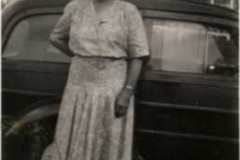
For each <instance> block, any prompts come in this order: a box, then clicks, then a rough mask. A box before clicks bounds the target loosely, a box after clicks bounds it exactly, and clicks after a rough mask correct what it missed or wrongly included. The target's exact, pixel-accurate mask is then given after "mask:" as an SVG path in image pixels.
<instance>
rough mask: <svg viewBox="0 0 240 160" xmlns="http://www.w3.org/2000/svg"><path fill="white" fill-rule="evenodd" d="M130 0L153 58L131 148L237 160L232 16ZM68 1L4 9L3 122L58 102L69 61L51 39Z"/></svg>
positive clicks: (195, 6) (27, 1) (151, 158)
mask: <svg viewBox="0 0 240 160" xmlns="http://www.w3.org/2000/svg"><path fill="white" fill-rule="evenodd" d="M129 1H130V2H131V3H134V4H135V5H137V6H138V8H139V9H140V10H141V13H142V15H143V17H144V20H145V24H146V30H147V33H148V38H149V43H150V48H151V54H152V56H151V58H150V60H149V62H148V63H147V64H146V65H145V67H144V70H143V73H142V75H141V78H140V80H139V85H138V89H137V93H136V114H135V115H136V117H135V142H134V148H137V150H138V153H139V155H141V157H142V158H143V159H144V160H157V159H165V160H176V159H184V160H187V159H194V160H202V159H205V160H208V159H209V160H210V159H211V160H219V159H222V160H236V159H238V53H237V52H238V50H237V48H238V39H237V38H236V37H238V15H237V12H236V11H234V10H231V9H227V8H224V7H219V6H213V5H206V4H202V3H195V2H192V1H179V0H171V1H170V0H141V1H138V0H129ZM67 2H68V0H47V1H46V0H20V1H18V2H15V3H13V4H12V5H9V6H8V7H6V8H5V9H4V11H3V14H2V18H3V21H2V22H3V23H2V51H3V52H2V53H3V55H2V100H3V103H2V106H3V115H11V116H14V117H19V116H22V115H23V114H22V113H23V110H26V109H27V110H29V111H30V110H32V109H33V108H34V109H36V108H40V107H41V106H43V104H44V105H48V104H49V105H50V106H51V105H53V104H56V105H57V106H58V104H59V103H60V99H61V95H62V92H63V89H64V86H65V83H66V79H67V74H68V67H69V63H70V58H69V57H67V56H65V55H64V54H63V53H61V52H60V51H58V50H57V49H56V48H54V47H53V46H51V44H50V43H49V41H48V35H49V33H50V32H51V30H52V28H53V26H54V24H55V23H56V21H57V19H58V18H59V16H60V15H61V14H62V10H63V7H64V6H65V5H66V3H67ZM149 26H150V27H149ZM163 37H165V38H163ZM205 41H206V42H207V43H205ZM219 44H221V45H219ZM221 46H224V47H221ZM196 48H197V50H198V51H197V52H196ZM195 53H196V54H195ZM219 53H221V54H219ZM41 102H43V103H41ZM33 106H34V107H33ZM3 147H4V146H3ZM10 159H11V158H9V159H8V160H10ZM13 159H14V158H13Z"/></svg>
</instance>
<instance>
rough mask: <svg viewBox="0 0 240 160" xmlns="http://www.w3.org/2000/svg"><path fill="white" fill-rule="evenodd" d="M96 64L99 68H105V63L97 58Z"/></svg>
mask: <svg viewBox="0 0 240 160" xmlns="http://www.w3.org/2000/svg"><path fill="white" fill-rule="evenodd" d="M96 65H97V68H98V69H101V70H102V69H105V68H106V65H105V63H104V62H102V61H99V60H98V61H97V64H96Z"/></svg>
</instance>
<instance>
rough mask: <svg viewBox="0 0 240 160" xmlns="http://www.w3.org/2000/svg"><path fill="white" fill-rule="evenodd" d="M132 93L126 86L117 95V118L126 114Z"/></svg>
mask: <svg viewBox="0 0 240 160" xmlns="http://www.w3.org/2000/svg"><path fill="white" fill-rule="evenodd" d="M132 94H133V91H132V90H129V89H127V88H124V89H123V90H122V91H121V93H120V94H119V96H118V97H117V100H116V105H115V116H116V117H117V118H119V117H122V116H125V115H126V113H127V110H128V107H129V103H130V99H131V96H132Z"/></svg>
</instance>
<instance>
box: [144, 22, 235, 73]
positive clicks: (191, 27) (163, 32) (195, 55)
mask: <svg viewBox="0 0 240 160" xmlns="http://www.w3.org/2000/svg"><path fill="white" fill-rule="evenodd" d="M150 22H151V23H150ZM147 28H148V29H147V32H148V35H149V42H150V48H151V55H152V58H151V60H150V63H149V64H150V65H151V67H152V68H153V69H156V70H164V71H176V72H191V73H204V72H205V71H206V69H207V67H208V66H209V65H214V64H215V63H216V62H217V61H219V60H221V59H223V53H222V51H223V49H221V48H224V46H227V45H228V43H230V42H231V36H230V34H229V33H228V32H226V31H223V30H220V29H217V28H212V27H208V26H204V25H201V24H196V23H190V22H180V21H170V20H157V19H152V20H148V23H147ZM149 28H151V29H149ZM219 39H224V41H222V44H220V43H219V42H218V40H219ZM221 46H223V47H221Z"/></svg>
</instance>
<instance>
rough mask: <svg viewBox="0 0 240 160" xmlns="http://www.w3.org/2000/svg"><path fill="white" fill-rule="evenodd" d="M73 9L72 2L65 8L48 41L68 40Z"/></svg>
mask: <svg viewBox="0 0 240 160" xmlns="http://www.w3.org/2000/svg"><path fill="white" fill-rule="evenodd" d="M73 7H74V5H73V3H72V2H70V3H68V4H67V5H66V6H65V8H64V12H63V15H62V16H61V17H60V18H59V20H58V22H57V24H56V25H55V27H54V28H53V31H52V32H51V34H50V39H60V40H68V37H69V30H70V24H71V19H72V13H73V9H74V8H73Z"/></svg>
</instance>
